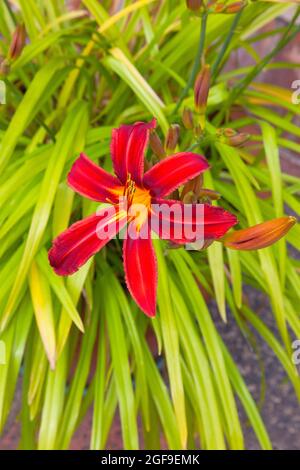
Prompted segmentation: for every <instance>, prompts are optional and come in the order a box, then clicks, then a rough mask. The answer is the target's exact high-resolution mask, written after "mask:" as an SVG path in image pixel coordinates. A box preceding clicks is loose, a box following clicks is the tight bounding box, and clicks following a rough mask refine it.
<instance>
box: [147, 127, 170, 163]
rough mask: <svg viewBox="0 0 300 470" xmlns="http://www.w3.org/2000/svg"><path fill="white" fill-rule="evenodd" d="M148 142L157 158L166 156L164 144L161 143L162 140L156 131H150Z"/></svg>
mask: <svg viewBox="0 0 300 470" xmlns="http://www.w3.org/2000/svg"><path fill="white" fill-rule="evenodd" d="M149 144H150V147H151V150H152V152H153V153H154V154H155V155H156V156H157V157H158V158H159V159H162V158H164V157H165V156H166V152H165V149H164V146H163V144H162V141H161V140H160V138H159V136H158V135H157V133H156V132H155V131H154V130H152V131H151V132H150V137H149Z"/></svg>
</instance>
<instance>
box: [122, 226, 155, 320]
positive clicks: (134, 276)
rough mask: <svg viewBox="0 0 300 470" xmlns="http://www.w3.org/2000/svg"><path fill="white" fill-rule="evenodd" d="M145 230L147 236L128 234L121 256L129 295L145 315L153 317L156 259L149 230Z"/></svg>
mask: <svg viewBox="0 0 300 470" xmlns="http://www.w3.org/2000/svg"><path fill="white" fill-rule="evenodd" d="M141 232H145V231H141ZM147 232H148V233H147V238H140V237H138V238H137V239H133V238H131V237H130V236H129V234H128V236H127V238H126V239H125V240H124V244H123V258H124V269H125V277H126V283H127V287H128V290H129V292H130V294H131V296H132V297H133V299H134V300H135V302H136V303H137V304H138V306H139V307H140V308H141V310H143V312H144V313H145V314H146V315H148V316H149V317H154V316H155V313H156V291H157V260H156V255H155V252H154V248H153V244H152V240H151V233H150V230H148V231H147Z"/></svg>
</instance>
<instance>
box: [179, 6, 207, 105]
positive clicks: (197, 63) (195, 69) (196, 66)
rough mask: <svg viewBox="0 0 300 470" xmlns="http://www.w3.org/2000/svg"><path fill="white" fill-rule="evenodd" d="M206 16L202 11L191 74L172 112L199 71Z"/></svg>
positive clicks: (185, 94) (186, 92) (181, 100)
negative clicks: (197, 43)
mask: <svg viewBox="0 0 300 470" xmlns="http://www.w3.org/2000/svg"><path fill="white" fill-rule="evenodd" d="M207 16H208V13H207V12H204V13H203V15H202V18H201V30H200V37H199V45H198V50H197V55H196V58H195V62H194V65H193V68H192V71H191V74H190V76H189V79H188V81H187V84H186V86H185V88H184V90H183V92H182V93H181V96H180V98H179V101H178V103H177V105H176V106H175V109H174V112H173V114H176V113H177V111H178V110H179V108H180V106H181V103H182V102H183V100H184V98H185V97H186V96H187V94H188V92H189V89H190V88H191V86H192V84H193V82H194V81H195V78H196V75H197V72H198V71H199V68H200V64H201V59H202V55H203V51H204V45H205V34H206V24H207Z"/></svg>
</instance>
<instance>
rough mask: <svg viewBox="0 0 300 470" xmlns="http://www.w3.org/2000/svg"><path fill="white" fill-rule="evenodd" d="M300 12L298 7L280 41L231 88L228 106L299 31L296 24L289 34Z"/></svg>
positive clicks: (299, 27)
mask: <svg viewBox="0 0 300 470" xmlns="http://www.w3.org/2000/svg"><path fill="white" fill-rule="evenodd" d="M299 13H300V8H297V11H296V13H295V15H294V17H293V19H292V21H291V23H290V25H289V27H288V28H287V29H286V31H285V33H284V34H283V35H282V37H281V39H280V41H279V42H278V44H277V46H276V47H275V49H273V51H272V52H270V54H268V55H266V57H265V58H264V59H263V60H262V61H261V62H260V63H259V64H257V65H256V66H255V67H253V69H252V70H251V71H250V72H249V73H248V75H246V77H245V78H243V80H241V81H240V83H239V84H238V85H237V86H236V87H235V88H234V89H233V90H232V92H231V95H230V96H229V107H230V106H231V105H232V104H233V103H234V101H235V100H236V99H237V98H238V97H239V96H240V95H241V93H243V91H244V90H245V89H246V88H247V86H248V85H249V84H250V83H251V82H252V81H253V79H254V78H255V77H256V76H257V75H259V73H260V72H261V71H262V70H263V69H264V68H265V66H266V65H267V64H268V63H269V62H270V60H271V59H272V58H273V57H274V56H275V55H276V54H278V52H280V51H281V49H283V47H284V46H285V45H286V44H288V43H289V42H290V41H291V40H292V39H293V38H294V37H295V36H296V34H298V32H299V31H300V26H298V27H297V28H296V29H295V30H294V31H293V32H292V33H291V34H289V33H290V31H291V29H292V28H293V26H294V24H295V21H296V20H297V18H298V16H299Z"/></svg>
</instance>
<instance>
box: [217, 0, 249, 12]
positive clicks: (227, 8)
mask: <svg viewBox="0 0 300 470" xmlns="http://www.w3.org/2000/svg"><path fill="white" fill-rule="evenodd" d="M246 5H247V1H241V2H235V3H232V4H231V5H227V6H225V9H224V10H223V11H222V13H238V12H239V11H240V10H242V9H243V8H244V7H245V6H246Z"/></svg>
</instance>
